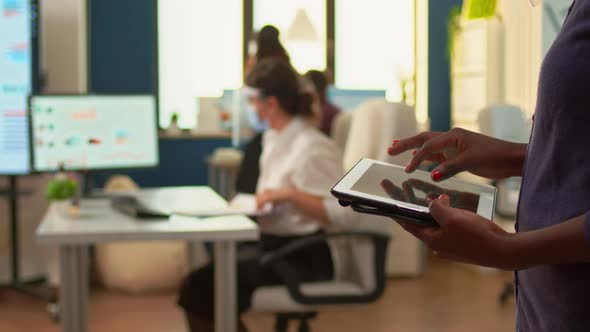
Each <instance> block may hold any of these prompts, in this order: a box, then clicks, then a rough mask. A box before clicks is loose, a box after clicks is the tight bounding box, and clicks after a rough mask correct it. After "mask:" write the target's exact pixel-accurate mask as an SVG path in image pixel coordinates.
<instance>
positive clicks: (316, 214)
mask: <svg viewBox="0 0 590 332" xmlns="http://www.w3.org/2000/svg"><path fill="white" fill-rule="evenodd" d="M246 83H247V85H248V86H249V88H248V89H247V90H248V98H249V103H250V105H251V106H252V108H253V109H255V112H256V113H257V115H258V116H259V118H260V120H262V121H265V122H266V123H267V124H268V128H269V129H267V130H266V132H265V133H264V136H263V141H262V155H261V157H260V176H259V179H258V184H257V190H256V191H257V195H256V197H257V203H258V205H259V207H262V206H265V205H267V204H271V205H272V206H273V209H272V212H271V213H270V214H268V215H265V216H263V217H259V219H258V221H259V226H260V232H261V239H260V241H259V242H258V243H257V245H256V250H254V251H253V250H242V251H241V253H245V252H246V251H248V252H249V253H250V254H248V255H246V254H244V255H238V256H239V257H238V310H239V312H240V314H241V313H243V312H245V311H247V309H248V308H249V307H250V303H251V298H252V294H253V293H254V291H255V290H256V288H258V287H261V286H268V285H277V284H282V281H281V279H280V278H279V277H278V276H277V275H276V273H275V272H274V271H273V270H272V269H271V268H269V267H265V266H262V265H261V264H260V257H261V255H262V254H264V253H265V252H270V251H275V250H277V249H279V248H281V247H283V246H285V245H286V244H288V243H291V242H293V241H297V240H300V239H302V238H305V237H309V236H313V235H316V234H318V233H321V232H323V230H324V229H326V228H327V227H328V226H329V225H334V224H336V225H338V224H340V225H347V224H350V223H352V222H354V220H355V216H354V214H352V213H350V211H349V210H348V209H345V208H343V207H341V206H340V205H339V204H338V202H337V200H336V199H335V198H333V197H332V196H331V195H330V188H331V187H332V186H333V185H334V184H335V183H336V182H337V181H338V179H339V178H340V177H341V176H342V174H343V169H342V156H341V152H340V150H339V148H338V147H337V146H336V145H335V144H334V143H333V142H332V141H331V140H330V139H329V138H327V137H326V136H325V135H323V134H322V133H321V132H320V131H319V130H318V129H317V128H316V127H315V126H314V125H313V124H312V123H310V122H311V121H309V119H311V118H312V116H313V111H312V96H311V95H309V94H307V93H305V92H303V91H304V89H303V88H302V87H301V86H300V85H301V83H300V80H299V76H298V74H297V73H296V72H295V70H294V69H293V68H292V67H291V66H290V65H289V64H288V63H285V62H284V61H281V60H280V59H276V58H270V59H265V60H263V61H261V62H259V63H257V64H256V66H255V67H254V68H253V70H252V71H251V72H250V73H249V74H248V77H247V79H246ZM250 249H251V248H250ZM252 252H255V253H254V254H252ZM286 261H287V263H288V264H289V265H290V266H291V268H293V270H294V271H295V274H296V276H295V277H296V278H297V279H298V280H301V281H306V282H310V281H322V280H329V279H331V278H332V275H333V265H332V256H331V253H330V249H329V247H328V244H327V243H326V242H322V243H319V244H316V245H313V246H310V247H306V248H304V249H302V250H300V251H297V252H294V253H293V254H291V255H289V256H288V257H287V258H286ZM213 288H214V287H213V267H212V266H211V265H209V266H206V267H204V268H201V269H199V270H197V271H195V272H193V273H192V274H191V275H189V276H188V277H187V279H186V280H185V282H184V283H183V286H182V289H181V291H180V298H179V301H178V302H179V305H180V306H181V307H182V308H183V309H184V310H185V312H186V316H187V321H188V324H189V327H190V330H191V331H212V330H213V295H214V294H213ZM240 328H241V330H242V331H246V329H245V327H244V326H243V325H241V327H240Z"/></svg>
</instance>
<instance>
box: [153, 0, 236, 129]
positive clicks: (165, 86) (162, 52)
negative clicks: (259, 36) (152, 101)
mask: <svg viewBox="0 0 590 332" xmlns="http://www.w3.org/2000/svg"><path fill="white" fill-rule="evenodd" d="M242 3H243V1H242V0H215V1H209V0H191V1H186V0H166V1H159V3H158V30H159V31H158V44H159V45H158V62H159V72H158V76H159V109H160V126H161V127H168V125H169V124H170V118H171V116H172V114H173V113H177V114H178V115H179V126H180V127H181V128H194V127H195V126H196V125H197V114H198V111H199V99H200V98H203V97H220V96H221V95H222V93H223V90H224V89H236V88H238V87H240V86H241V85H242V81H243V77H242V76H243V69H242V47H243V46H242V45H243V42H242V36H243V9H242Z"/></svg>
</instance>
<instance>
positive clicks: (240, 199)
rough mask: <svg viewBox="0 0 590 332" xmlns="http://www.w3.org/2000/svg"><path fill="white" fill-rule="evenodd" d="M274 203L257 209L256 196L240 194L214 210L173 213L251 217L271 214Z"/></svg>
mask: <svg viewBox="0 0 590 332" xmlns="http://www.w3.org/2000/svg"><path fill="white" fill-rule="evenodd" d="M271 211H272V205H271V204H267V205H266V206H264V207H263V208H262V209H260V210H258V209H256V196H254V195H250V194H238V195H237V196H236V197H234V199H232V200H231V201H230V202H229V204H228V205H227V207H225V208H221V209H212V210H198V211H191V210H175V211H173V212H172V213H173V214H176V215H181V216H191V217H216V216H232V215H246V216H249V217H257V216H263V215H267V214H270V213H271Z"/></svg>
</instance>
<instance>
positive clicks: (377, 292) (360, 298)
mask: <svg viewBox="0 0 590 332" xmlns="http://www.w3.org/2000/svg"><path fill="white" fill-rule="evenodd" d="M339 237H349V238H352V237H364V238H368V239H370V240H371V241H372V243H373V246H374V248H375V251H374V253H375V256H374V264H373V266H374V268H375V271H374V276H375V278H376V280H375V288H374V289H373V290H371V291H370V292H368V293H366V294H362V295H342V296H321V295H318V296H314V295H305V294H303V292H302V291H301V284H302V282H301V281H300V280H297V278H296V277H295V276H296V274H295V271H294V270H293V268H292V267H291V266H290V265H289V263H287V261H286V260H285V257H286V256H288V255H289V254H291V253H293V252H296V251H299V250H301V249H303V248H305V247H308V246H310V245H313V244H317V243H321V242H323V241H326V240H328V239H332V238H339ZM389 239H390V237H389V236H387V235H384V234H380V233H374V232H339V233H331V234H319V235H315V236H311V237H307V238H304V239H301V240H297V241H293V242H291V243H289V244H288V245H286V246H284V247H282V248H281V249H279V250H277V251H275V252H272V253H268V254H266V255H264V256H263V257H262V259H261V264H262V265H269V266H270V267H271V268H272V269H273V270H274V271H275V272H276V273H277V274H278V276H279V277H280V278H281V280H282V281H283V283H284V284H285V286H286V287H287V290H288V291H289V295H291V297H292V298H293V300H295V301H296V302H298V303H300V304H303V305H330V304H363V303H370V302H373V301H375V300H377V299H378V298H379V297H380V296H381V295H382V294H383V291H384V289H385V257H386V253H387V245H388V243H389Z"/></svg>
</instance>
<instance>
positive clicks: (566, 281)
mask: <svg viewBox="0 0 590 332" xmlns="http://www.w3.org/2000/svg"><path fill="white" fill-rule="evenodd" d="M538 96H539V97H538V100H537V109H536V111H535V116H534V121H533V122H534V127H533V132H532V135H531V140H530V143H529V145H528V151H527V158H526V162H525V168H524V174H523V185H522V191H521V197H520V203H519V211H518V217H517V230H518V231H519V232H527V231H532V230H536V229H541V228H546V227H549V226H552V225H555V224H558V223H561V222H564V221H567V220H569V219H571V218H574V217H577V216H580V215H584V214H587V212H588V211H589V210H590V0H576V1H575V2H574V4H573V5H572V7H571V8H570V14H569V16H568V18H567V19H566V22H565V23H564V25H563V28H562V30H561V32H560V33H559V35H558V37H557V39H556V40H555V42H554V44H553V46H552V47H551V49H550V50H549V52H548V54H547V56H546V57H545V60H544V62H543V66H542V68H541V76H540V80H539V94H538ZM585 230H586V238H587V239H588V240H589V241H590V219H589V218H587V219H586V227H585ZM589 245H590V242H589ZM588 248H589V250H590V246H589V247H588ZM516 286H517V304H518V325H519V331H523V332H556V331H590V264H571V265H543V266H538V267H534V268H530V269H526V270H522V271H519V272H517V273H516Z"/></svg>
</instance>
